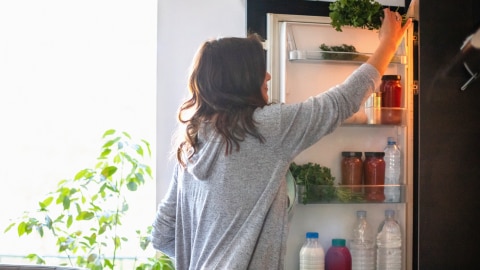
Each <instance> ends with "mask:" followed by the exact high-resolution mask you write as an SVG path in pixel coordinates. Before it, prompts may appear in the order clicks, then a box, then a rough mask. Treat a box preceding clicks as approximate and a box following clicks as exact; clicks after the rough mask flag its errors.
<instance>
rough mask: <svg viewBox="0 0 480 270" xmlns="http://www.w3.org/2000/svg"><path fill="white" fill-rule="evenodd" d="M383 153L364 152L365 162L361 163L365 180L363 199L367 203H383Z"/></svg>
mask: <svg viewBox="0 0 480 270" xmlns="http://www.w3.org/2000/svg"><path fill="white" fill-rule="evenodd" d="M384 156H385V152H365V161H364V162H363V165H364V168H363V172H364V178H365V185H366V188H365V193H366V194H365V195H366V196H365V197H366V200H367V201H369V202H383V201H384V200H385V194H384V193H383V186H384V185H385V160H384V159H383V157H384Z"/></svg>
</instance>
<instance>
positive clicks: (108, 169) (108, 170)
mask: <svg viewBox="0 0 480 270" xmlns="http://www.w3.org/2000/svg"><path fill="white" fill-rule="evenodd" d="M116 171H117V167H115V166H108V167H106V168H104V169H103V170H102V175H103V176H104V177H105V178H108V177H110V176H112V175H113V174H114V173H115V172H116Z"/></svg>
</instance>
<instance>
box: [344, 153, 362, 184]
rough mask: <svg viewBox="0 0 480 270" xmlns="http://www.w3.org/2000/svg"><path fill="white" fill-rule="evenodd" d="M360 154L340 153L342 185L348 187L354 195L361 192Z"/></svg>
mask: <svg viewBox="0 0 480 270" xmlns="http://www.w3.org/2000/svg"><path fill="white" fill-rule="evenodd" d="M362 177H363V162H362V152H342V181H341V182H342V185H350V186H352V187H350V190H351V191H352V192H355V193H361V192H362V187H361V185H362Z"/></svg>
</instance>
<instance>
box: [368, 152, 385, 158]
mask: <svg viewBox="0 0 480 270" xmlns="http://www.w3.org/2000/svg"><path fill="white" fill-rule="evenodd" d="M365 156H366V157H384V156H385V152H365Z"/></svg>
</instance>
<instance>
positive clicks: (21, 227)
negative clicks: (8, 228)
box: [17, 221, 27, 236]
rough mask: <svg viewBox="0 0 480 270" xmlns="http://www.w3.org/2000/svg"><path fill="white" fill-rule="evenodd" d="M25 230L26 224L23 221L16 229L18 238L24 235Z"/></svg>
mask: <svg viewBox="0 0 480 270" xmlns="http://www.w3.org/2000/svg"><path fill="white" fill-rule="evenodd" d="M26 228H27V224H26V223H25V222H24V221H22V222H20V224H18V227H17V233H18V236H22V235H24V234H25V233H26V232H27V229H26Z"/></svg>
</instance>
